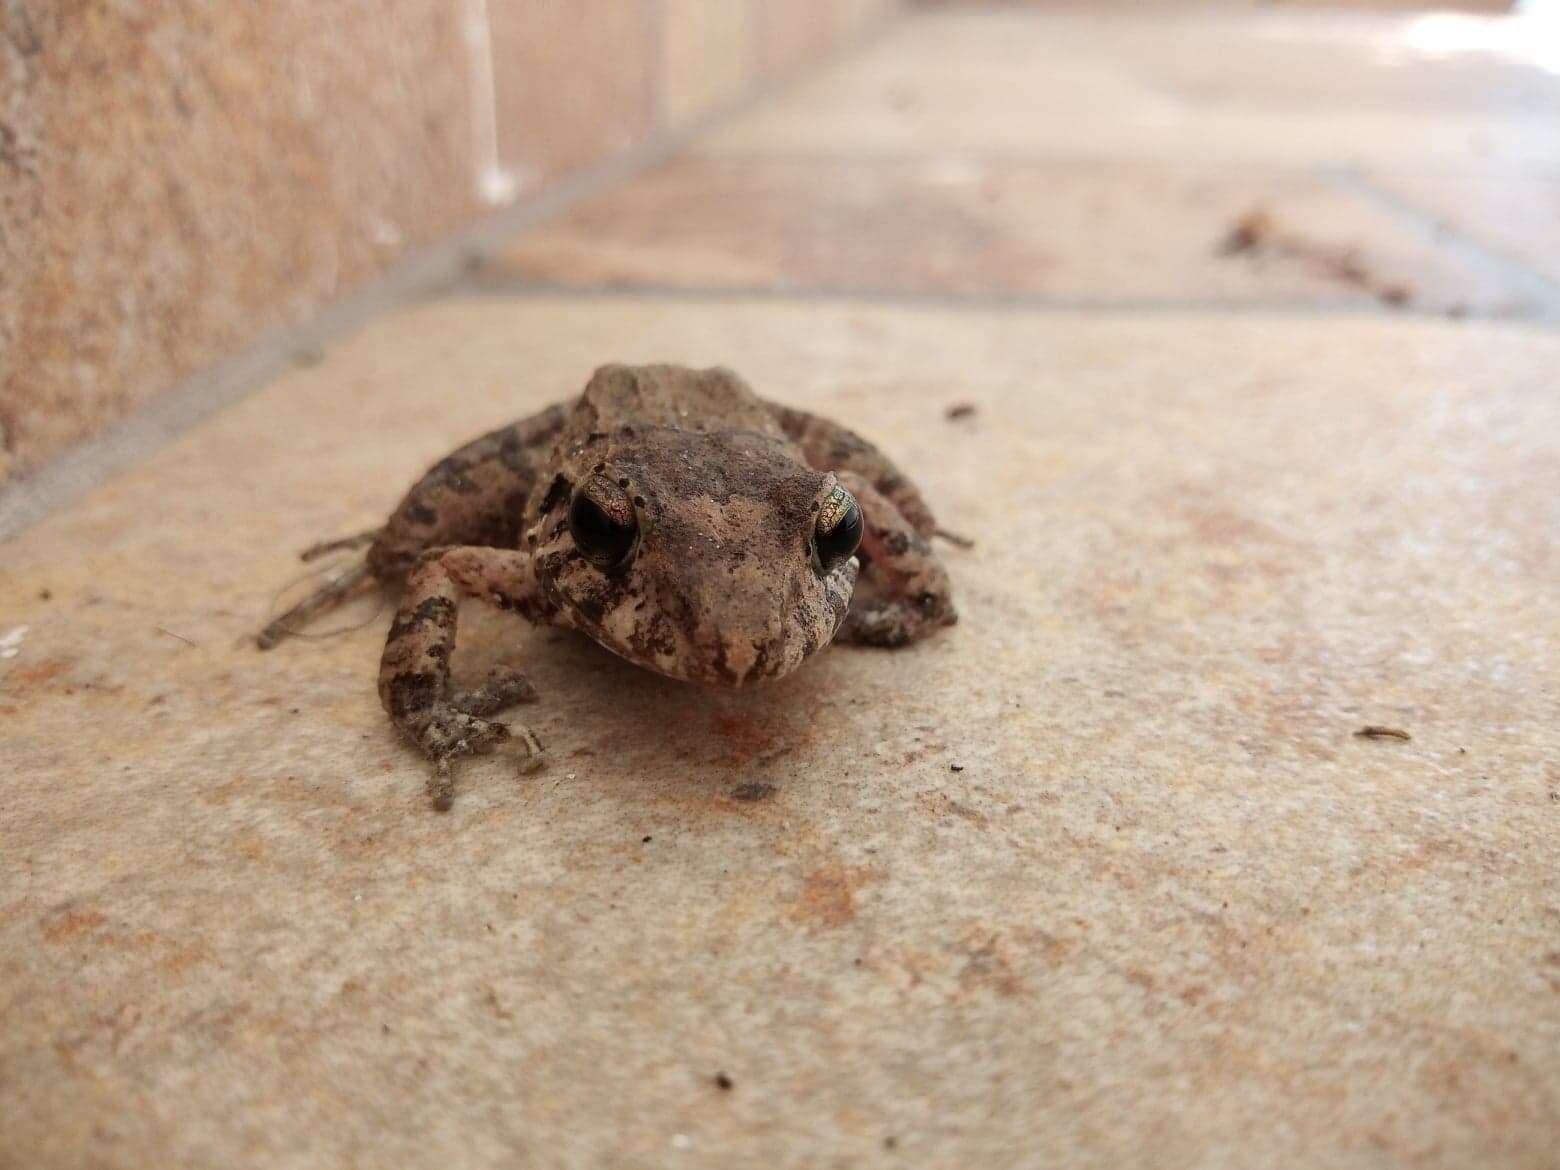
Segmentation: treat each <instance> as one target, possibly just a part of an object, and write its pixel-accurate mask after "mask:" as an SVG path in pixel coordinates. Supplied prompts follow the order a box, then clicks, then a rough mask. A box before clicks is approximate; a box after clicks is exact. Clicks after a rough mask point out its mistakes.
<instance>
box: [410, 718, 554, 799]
mask: <svg viewBox="0 0 1560 1170" xmlns="http://www.w3.org/2000/svg"><path fill="white" fill-rule="evenodd" d="M418 746H419V747H421V748H422V750H423V752H424V754H425V755H427V756H428V758H429V759H430V760H432V761H433V773H432V775H430V776H429V777H428V797H429V799H430V800H431V801H432V803H433V807H434V808H435V809H437V810H438V811H439V812H446V811H448V809H449V808H450V806H451V805H452V804H453V803H454V801H455V774H454V762H455V761H456V760H458V759H460V758H461V757H462V756H482V755H487V754H489V753H490V752H493V751H496V750H498V749H499V748H500V747H504V748H506V749H513V750H515V752H516V754H517V755H518V756H519V761H520V762H519V768H520V771H522V772H535V771H536V770H537V769H539V768H540V767H542V765H543V764H545V763H546V761H547V756H546V752H545V750H544V749H543V747H542V741H541V740H540V739H538V738H537V736H536V733H535V732H534V731H532V730H531V729H530V728H529V727H509V726H506V725H505V724H503V723H497V722H494V721H492V720H488V719H479V718H477V717H476V716H474V715H469V714H467V713H466V712H464V711H457V710H455V709H454V708H453V707H452V708H449V709H447V710H445V711H442V712H440V713H439V714H438V715H437V716H435V717H434V718H433V719H432V720H430V721H429V723H428V725H427V726H426V727H424V728H423V730H422V732H421V733H420V734H419V735H418Z"/></svg>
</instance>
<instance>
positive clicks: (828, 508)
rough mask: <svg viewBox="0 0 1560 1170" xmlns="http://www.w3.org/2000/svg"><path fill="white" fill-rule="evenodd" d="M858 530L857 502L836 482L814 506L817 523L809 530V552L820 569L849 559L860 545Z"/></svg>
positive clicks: (829, 567)
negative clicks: (819, 506)
mask: <svg viewBox="0 0 1560 1170" xmlns="http://www.w3.org/2000/svg"><path fill="white" fill-rule="evenodd" d="M861 532H862V520H861V505H860V504H858V503H856V497H855V496H853V495H851V494H850V493H849V492H848V491H846V490H845V489H844V488H842V487H839V486H838V485H836V486H835V488H834V490H833V491H832V492H830V493H829V498H828V499H826V500H824V501H823V507H821V508H819V509H818V524H817V527H816V528H814V529H813V552H814V553H815V554H816V556H817V558H818V564H819V566H820V567H821V568H822V569H823V570H824V572H828V571H829V570H830V569H832V568H834V567H835V566H837V565H840V564H843V563H844V562H845V561H847V560H849V559H850V557H851V555H852V554H853V553H854V552H855V551H856V549H857V547H859V546H860V544H861Z"/></svg>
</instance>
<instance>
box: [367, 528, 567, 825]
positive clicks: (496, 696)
mask: <svg viewBox="0 0 1560 1170" xmlns="http://www.w3.org/2000/svg"><path fill="white" fill-rule="evenodd" d="M462 597H476V598H480V599H482V600H484V601H488V602H491V603H493V604H496V605H500V606H502V607H504V608H506V609H513V610H516V611H518V612H519V613H521V614H522V615H523V616H525V617H527V618H529V619H531V620H532V621H542V620H546V618H547V616H548V608H547V606H546V603H545V601H544V600H543V598H542V596H541V594H540V592H539V591H538V590H537V588H536V583H535V577H534V575H533V574H532V572H531V558H530V555H529V554H527V553H524V552H518V551H516V550H513V549H499V548H480V547H474V546H461V547H456V548H444V549H433V550H430V551H429V552H426V553H424V554H423V555H422V556H421V557H420V558H419V559H418V561H417V563H416V565H415V567H414V568H413V569H412V572H411V574H410V576H409V577H408V578H407V582H406V589H405V592H404V593H403V594H402V597H401V605H400V609H399V611H398V612H397V613H396V616H395V622H394V623H393V624H392V625H391V627H390V636H389V638H388V639H387V640H386V642H385V652H384V657H383V658H382V659H381V660H380V665H379V698H380V701H381V702H382V703H383V704H384V707H385V710H386V711H387V712H388V713H389V715H390V719H391V722H393V723H394V724H395V725H396V726H397V727H398V728H400V729H401V731H402V732H404V733H405V734H406V735H407V736H408V737H409V738H410V739H411V740H412V741H413V742H415V743H416V744H417V746H418V747H419V748H421V749H422V751H423V754H424V755H426V756H427V757H428V758H429V759H430V760H432V761H433V765H434V772H433V775H432V776H431V777H430V779H429V781H428V794H429V796H430V797H431V798H432V800H433V805H434V807H435V808H437V809H440V810H444V809H447V808H449V807H450V802H451V800H452V799H453V797H454V781H453V778H452V775H451V768H450V765H451V763H452V761H454V760H456V759H458V758H459V757H461V756H468V755H482V754H484V753H487V752H491V751H493V750H494V749H495V748H497V747H499V746H500V745H502V744H506V743H508V744H513V745H516V746H518V747H519V748H520V749H521V750H522V751H523V753H524V755H525V760H526V765H525V766H526V768H527V770H532V769H534V768H537V767H540V766H541V763H542V745H541V742H540V741H539V740H538V739H537V738H536V735H535V734H534V733H533V732H532V731H531V730H530V729H529V728H525V727H510V726H506V725H505V724H503V723H498V722H494V721H492V720H489V719H487V718H485V717H486V716H488V715H491V714H493V713H494V712H496V711H498V710H500V709H502V708H503V707H506V706H508V705H510V704H511V703H517V702H522V701H525V700H528V699H533V698H535V697H536V693H535V691H534V690H533V689H532V688H531V684H530V683H529V682H527V681H526V679H525V677H524V676H523V675H522V674H520V673H519V672H518V671H506V670H501V671H498V672H495V674H493V675H491V676H490V677H489V678H488V680H487V682H485V683H484V684H483V685H482V686H480V687H477V688H476V689H475V690H470V691H453V692H452V690H451V688H450V655H451V653H452V652H453V651H454V649H455V630H456V621H457V616H458V607H459V604H460V600H461V598H462Z"/></svg>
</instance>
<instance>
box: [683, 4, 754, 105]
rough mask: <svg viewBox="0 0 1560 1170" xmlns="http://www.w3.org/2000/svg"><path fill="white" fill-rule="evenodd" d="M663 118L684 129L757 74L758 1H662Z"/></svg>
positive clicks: (726, 100) (725, 101) (731, 97)
mask: <svg viewBox="0 0 1560 1170" xmlns="http://www.w3.org/2000/svg"><path fill="white" fill-rule="evenodd" d="M660 7H661V13H662V16H661V115H662V117H663V118H664V119H665V120H666V121H667V122H668V123H670V124H671V125H674V126H678V125H684V124H686V123H688V122H690V121H692V120H694V119H697V118H699V117H702V116H703V115H705V114H709V113H713V112H714V111H715V110H717V109H719V108H721V107H722V106H724V105H726V104H728V103H730V102H732V101H734V100H735V99H736V98H737V97H738V95H740V94H741V93H742V92H743V91H744V90H745V89H746V88H747V87H748V86H749V85H751V84H752V83H753V81H754V80H755V79H756V77H757V76H758V60H757V24H756V12H755V0H660Z"/></svg>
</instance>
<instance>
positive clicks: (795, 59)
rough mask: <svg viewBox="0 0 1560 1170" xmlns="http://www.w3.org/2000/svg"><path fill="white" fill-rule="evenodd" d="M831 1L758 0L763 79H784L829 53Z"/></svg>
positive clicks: (834, 31)
mask: <svg viewBox="0 0 1560 1170" xmlns="http://www.w3.org/2000/svg"><path fill="white" fill-rule="evenodd" d="M836 12H837V9H836V6H835V5H834V4H833V3H831V0H789V2H787V0H760V3H759V4H758V5H757V9H756V19H757V22H758V23H757V29H758V53H759V61H760V63H761V66H762V71H763V73H764V75H765V76H766V77H770V78H775V77H785V76H787V75H788V74H790V73H792V72H794V71H795V70H796V69H797V68H798V67H800V66H801V65H803V64H805V63H806V62H808V61H812V60H816V59H817V58H818V57H820V56H821V55H823V54H824V53H826V52H828V51H829V50H830V49H831V48H832V47H833V46H834V43H835V38H836V36H837V29H836V23H837V17H836Z"/></svg>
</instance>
